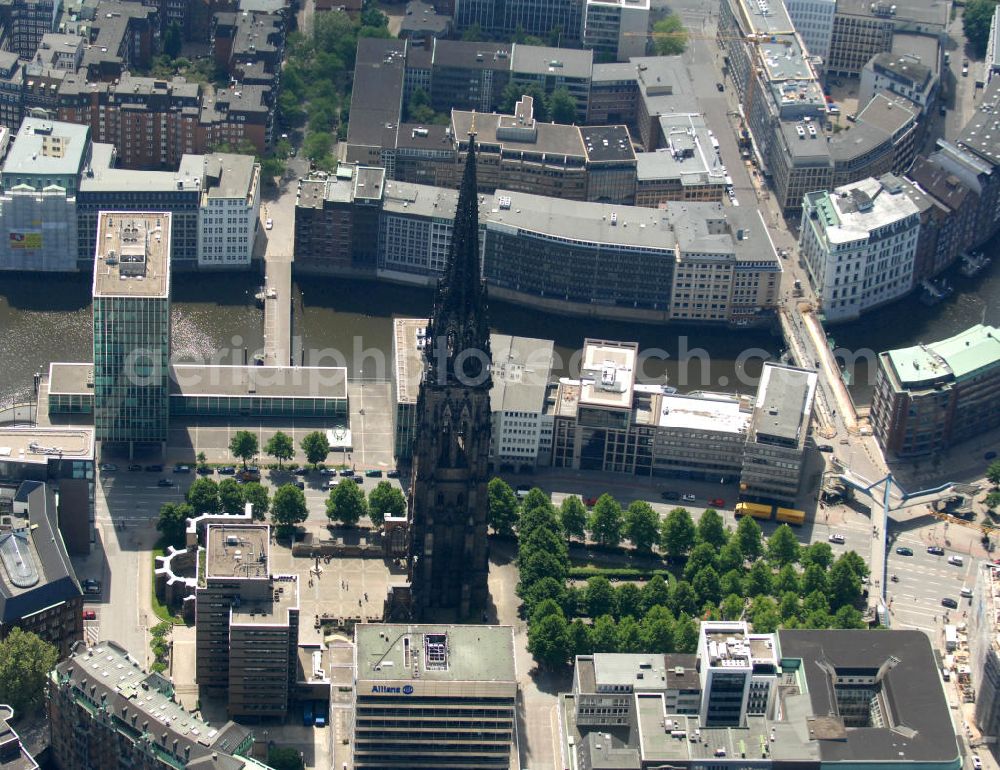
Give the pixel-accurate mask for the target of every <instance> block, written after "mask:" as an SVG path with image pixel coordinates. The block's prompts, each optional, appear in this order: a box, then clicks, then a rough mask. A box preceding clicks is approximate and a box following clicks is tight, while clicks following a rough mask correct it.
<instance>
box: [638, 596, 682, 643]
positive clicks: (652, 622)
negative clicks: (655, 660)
mask: <svg viewBox="0 0 1000 770" xmlns="http://www.w3.org/2000/svg"><path fill="white" fill-rule="evenodd" d="M640 632H641V634H642V643H643V645H644V646H645V650H644V652H649V653H667V652H672V651H673V649H674V620H673V618H672V617H671V616H670V610H668V609H667V608H666V607H661V606H657V607H654V608H653V609H652V610H650V611H649V612H647V613H646V614H645V615H644V616H643V618H642V622H641V623H640Z"/></svg>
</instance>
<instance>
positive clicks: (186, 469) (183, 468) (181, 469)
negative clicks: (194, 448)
mask: <svg viewBox="0 0 1000 770" xmlns="http://www.w3.org/2000/svg"><path fill="white" fill-rule="evenodd" d="M190 472H191V466H190V465H179V464H178V465H175V466H174V473H190Z"/></svg>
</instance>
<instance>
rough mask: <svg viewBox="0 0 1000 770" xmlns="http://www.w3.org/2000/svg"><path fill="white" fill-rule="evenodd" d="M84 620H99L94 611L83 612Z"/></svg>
mask: <svg viewBox="0 0 1000 770" xmlns="http://www.w3.org/2000/svg"><path fill="white" fill-rule="evenodd" d="M83 619H84V620H97V613H96V612H94V611H93V610H84V611H83Z"/></svg>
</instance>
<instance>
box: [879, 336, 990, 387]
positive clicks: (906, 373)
mask: <svg viewBox="0 0 1000 770" xmlns="http://www.w3.org/2000/svg"><path fill="white" fill-rule="evenodd" d="M887 355H888V357H889V359H890V360H891V361H892V365H893V368H894V369H895V370H896V376H897V377H899V380H900V383H902V384H904V385H909V384H914V383H919V382H924V381H927V380H931V379H936V378H939V377H942V376H947V375H949V374H950V375H951V377H953V378H955V379H956V380H961V379H963V378H965V377H968V376H969V375H972V374H975V373H976V372H978V371H979V370H981V369H984V368H986V367H989V366H994V365H1000V331H998V330H997V329H996V328H995V327H993V326H983V325H982V324H976V325H975V326H971V327H969V328H968V329H966V330H965V331H963V332H960V333H959V334H956V335H955V336H954V337H949V338H948V339H946V340H941V341H940V342H932V343H930V344H928V345H915V346H913V347H909V348H899V349H898V350H890V351H889V352H888V353H887Z"/></svg>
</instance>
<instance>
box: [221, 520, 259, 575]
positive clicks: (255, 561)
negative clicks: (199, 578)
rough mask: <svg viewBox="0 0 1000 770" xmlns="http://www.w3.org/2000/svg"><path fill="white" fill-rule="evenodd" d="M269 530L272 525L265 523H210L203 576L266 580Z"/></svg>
mask: <svg viewBox="0 0 1000 770" xmlns="http://www.w3.org/2000/svg"><path fill="white" fill-rule="evenodd" d="M270 532H271V528H270V527H268V526H266V525H264V524H260V525H246V526H233V525H229V524H209V525H208V534H207V535H206V538H205V542H206V547H205V568H206V569H205V577H206V578H243V579H254V578H259V579H267V578H268V576H269V575H268V543H269V542H270Z"/></svg>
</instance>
